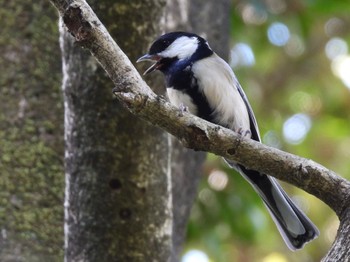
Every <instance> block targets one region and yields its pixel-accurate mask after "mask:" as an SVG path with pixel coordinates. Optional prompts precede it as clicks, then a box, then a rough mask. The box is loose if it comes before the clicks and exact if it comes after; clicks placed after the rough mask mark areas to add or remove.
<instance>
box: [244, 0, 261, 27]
mask: <svg viewBox="0 0 350 262" xmlns="http://www.w3.org/2000/svg"><path fill="white" fill-rule="evenodd" d="M241 13H242V18H243V21H244V22H245V23H246V24H254V25H261V24H263V23H264V22H266V20H267V13H266V11H265V10H264V9H260V8H257V7H255V6H254V5H252V4H246V5H244V6H243V8H242V11H241Z"/></svg>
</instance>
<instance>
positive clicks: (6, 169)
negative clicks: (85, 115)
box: [0, 0, 64, 262]
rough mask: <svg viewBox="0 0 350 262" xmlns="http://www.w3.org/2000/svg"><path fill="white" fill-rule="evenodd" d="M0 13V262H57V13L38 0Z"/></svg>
mask: <svg viewBox="0 0 350 262" xmlns="http://www.w3.org/2000/svg"><path fill="white" fill-rule="evenodd" d="M0 6H1V8H0V16H1V28H0V72H1V73H0V231H1V233H0V260H1V261H2V262H9V261H60V260H61V259H62V257H63V248H62V246H63V245H62V244H63V239H62V235H63V228H62V227H61V226H60V225H61V223H62V220H63V210H62V202H63V191H62V188H63V187H64V178H63V176H62V173H63V165H62V163H63V150H64V149H63V136H62V133H63V108H62V107H63V106H62V99H61V92H60V79H61V77H62V76H61V66H60V62H59V60H60V52H59V46H58V41H57V38H58V30H57V26H56V25H57V23H56V22H55V21H54V20H53V19H52V18H53V17H55V16H56V13H57V12H56V10H55V8H54V7H53V6H52V5H51V4H50V3H49V2H48V1H44V0H39V1H35V2H30V1H26V0H14V1H6V0H0ZM53 236H54V237H53ZM43 243H45V244H43Z"/></svg>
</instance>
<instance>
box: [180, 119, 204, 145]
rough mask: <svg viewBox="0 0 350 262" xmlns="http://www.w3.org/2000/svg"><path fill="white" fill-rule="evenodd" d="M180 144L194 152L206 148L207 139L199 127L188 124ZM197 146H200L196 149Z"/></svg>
mask: <svg viewBox="0 0 350 262" xmlns="http://www.w3.org/2000/svg"><path fill="white" fill-rule="evenodd" d="M181 143H182V144H183V145H184V146H185V147H188V148H192V149H193V150H195V151H199V150H205V149H206V148H208V143H209V138H208V135H207V133H206V132H205V131H204V130H203V129H202V128H200V127H198V126H196V125H192V124H190V125H189V126H188V128H187V130H186V133H184V136H183V137H182V139H181ZM198 145H201V146H200V147H198Z"/></svg>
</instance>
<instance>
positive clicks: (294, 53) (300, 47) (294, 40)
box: [285, 35, 305, 57]
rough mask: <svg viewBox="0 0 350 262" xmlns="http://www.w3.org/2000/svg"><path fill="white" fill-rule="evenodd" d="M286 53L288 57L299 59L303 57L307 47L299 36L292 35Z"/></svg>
mask: <svg viewBox="0 0 350 262" xmlns="http://www.w3.org/2000/svg"><path fill="white" fill-rule="evenodd" d="M285 51H286V53H287V55H289V56H291V57H298V56H300V55H302V54H303V53H304V51H305V46H304V43H303V41H302V39H301V37H300V36H298V35H291V36H290V39H289V41H288V42H287V44H286V46H285Z"/></svg>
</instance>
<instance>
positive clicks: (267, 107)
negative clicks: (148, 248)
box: [187, 0, 350, 262]
mask: <svg viewBox="0 0 350 262" xmlns="http://www.w3.org/2000/svg"><path fill="white" fill-rule="evenodd" d="M349 10H350V5H349V4H348V3H345V2H343V1H284V0H267V1H234V8H233V10H232V15H231V19H232V23H231V28H232V32H231V36H232V44H231V47H232V50H231V65H232V66H233V67H234V71H235V73H236V75H237V76H238V79H239V80H240V82H241V85H242V86H243V88H244V90H245V91H246V94H247V96H248V98H249V99H250V102H251V104H252V107H253V109H254V111H255V114H256V117H257V119H258V123H259V126H260V132H261V136H262V139H263V142H264V143H266V144H269V145H271V146H274V147H277V148H280V149H282V150H285V151H288V152H291V153H294V154H297V155H300V156H303V157H305V158H310V159H313V160H314V161H316V162H319V163H321V164H323V165H324V166H326V167H328V168H330V169H332V170H334V171H335V172H337V173H338V174H340V175H341V176H343V177H345V178H347V179H349V178H350V169H349V167H350V165H349V157H350V139H349V134H350V114H349V112H350V93H349V91H350V90H349V88H350V82H349V78H350V56H349V52H348V45H349V41H350V30H349V28H350V27H349V25H350V19H349V16H348V12H349ZM203 173H204V174H205V179H203V180H202V184H201V189H200V190H199V194H198V198H197V202H196V204H195V206H194V208H193V211H192V219H191V223H190V225H189V230H188V246H187V247H188V248H199V249H202V250H205V252H207V254H209V257H210V258H211V259H212V261H264V262H266V261H281V262H282V261H320V259H321V258H322V257H323V255H324V254H325V253H326V251H327V249H328V248H329V246H330V244H331V243H332V242H333V240H334V236H335V234H336V230H337V225H338V220H337V217H336V216H335V215H334V214H333V213H332V212H331V211H330V209H329V208H328V207H327V206H326V205H325V204H324V203H322V202H321V201H319V200H318V199H316V198H314V197H313V196H310V195H308V194H307V193H305V192H302V191H301V190H299V189H297V188H294V187H291V186H288V185H286V186H285V188H286V189H287V191H288V192H289V193H290V194H291V195H293V198H294V200H295V201H296V202H298V203H299V205H300V206H301V207H303V209H304V210H305V211H306V213H307V214H308V216H309V217H310V218H311V219H312V220H313V221H314V222H315V223H316V225H317V226H318V227H319V229H320V231H321V235H320V237H319V238H318V239H317V240H315V241H313V242H312V243H311V244H308V245H306V247H305V248H304V249H303V250H302V251H298V252H295V253H293V252H290V251H288V249H287V248H286V247H285V245H284V243H283V241H282V239H281V238H280V236H279V235H278V233H277V229H276V228H275V225H274V224H273V222H272V220H271V219H270V217H269V215H268V213H267V212H266V210H265V207H264V206H263V204H262V203H261V201H260V199H258V198H257V196H256V195H255V194H254V192H253V190H252V189H251V187H250V186H249V185H248V184H247V183H246V182H245V181H244V180H243V179H242V178H241V177H240V176H239V175H237V174H236V173H235V172H234V171H232V170H230V169H228V168H227V167H226V166H225V164H224V163H223V162H222V161H221V160H220V159H218V158H217V157H215V156H212V155H209V157H208V160H207V162H206V165H205V167H204V172H203Z"/></svg>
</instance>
